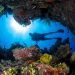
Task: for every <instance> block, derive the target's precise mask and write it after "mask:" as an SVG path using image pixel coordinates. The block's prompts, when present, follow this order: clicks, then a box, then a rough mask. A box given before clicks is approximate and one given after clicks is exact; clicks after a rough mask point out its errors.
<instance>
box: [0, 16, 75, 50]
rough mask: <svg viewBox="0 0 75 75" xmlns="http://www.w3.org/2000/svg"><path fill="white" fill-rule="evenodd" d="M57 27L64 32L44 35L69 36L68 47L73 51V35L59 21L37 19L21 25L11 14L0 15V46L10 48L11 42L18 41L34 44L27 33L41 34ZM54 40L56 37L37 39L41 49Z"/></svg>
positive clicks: (49, 36) (55, 29) (63, 38)
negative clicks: (27, 24) (26, 24)
mask: <svg viewBox="0 0 75 75" xmlns="http://www.w3.org/2000/svg"><path fill="white" fill-rule="evenodd" d="M58 29H63V30H64V33H56V34H50V35H47V36H46V37H48V38H54V37H61V38H62V41H63V40H65V39H66V38H68V37H69V41H70V47H71V48H72V51H74V50H75V46H74V45H75V35H72V33H71V32H70V31H69V32H68V29H67V28H66V27H64V26H63V25H62V24H60V23H59V22H54V21H50V24H48V23H47V22H44V21H41V20H40V19H37V20H35V21H31V25H29V26H27V27H22V26H21V25H19V24H18V23H17V22H16V21H15V20H14V18H13V16H12V15H8V16H7V17H6V15H3V16H2V17H0V46H1V47H5V48H10V47H11V45H12V44H13V43H16V42H18V43H20V44H22V45H24V43H26V44H27V46H28V47H29V46H32V45H35V44H36V42H35V41H33V40H32V39H31V37H30V36H29V33H34V32H37V33H41V34H43V33H48V32H54V31H57V30H58ZM56 41H57V40H56V39H52V40H45V41H39V42H38V46H39V47H40V48H41V49H44V48H50V47H51V46H52V45H53V44H55V42H56Z"/></svg>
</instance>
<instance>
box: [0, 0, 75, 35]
mask: <svg viewBox="0 0 75 75" xmlns="http://www.w3.org/2000/svg"><path fill="white" fill-rule="evenodd" d="M0 4H1V6H3V7H4V9H3V10H2V12H0V13H3V11H4V12H6V11H7V12H10V10H9V9H11V10H12V11H13V15H14V18H15V20H16V21H17V22H19V23H20V24H26V25H29V24H30V20H35V19H37V18H40V19H45V20H46V19H49V18H50V19H51V20H54V21H58V22H60V23H62V24H63V25H64V26H67V27H68V28H69V29H70V30H71V32H72V33H74V34H75V25H74V24H75V14H74V13H75V0H35V1H34V0H21V1H19V0H13V1H12V0H7V1H4V0H1V1H0Z"/></svg>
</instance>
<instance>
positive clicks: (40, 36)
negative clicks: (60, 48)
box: [29, 29, 64, 43]
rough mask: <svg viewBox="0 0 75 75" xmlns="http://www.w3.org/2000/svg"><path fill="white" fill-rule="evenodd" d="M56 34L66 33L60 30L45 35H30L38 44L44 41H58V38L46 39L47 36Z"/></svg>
mask: <svg viewBox="0 0 75 75" xmlns="http://www.w3.org/2000/svg"><path fill="white" fill-rule="evenodd" d="M54 33H64V30H62V29H60V30H58V31H56V32H49V33H44V34H40V33H29V35H30V36H31V38H32V40H33V41H36V43H38V41H44V40H51V39H56V38H46V37H45V36H47V35H49V34H54Z"/></svg>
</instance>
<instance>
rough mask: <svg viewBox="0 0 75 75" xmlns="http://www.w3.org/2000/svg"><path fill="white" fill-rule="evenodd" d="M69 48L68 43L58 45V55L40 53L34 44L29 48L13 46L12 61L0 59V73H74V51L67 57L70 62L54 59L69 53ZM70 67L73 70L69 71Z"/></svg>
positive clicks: (51, 74) (38, 74)
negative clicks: (13, 58)
mask: <svg viewBox="0 0 75 75" xmlns="http://www.w3.org/2000/svg"><path fill="white" fill-rule="evenodd" d="M69 49H70V48H69V46H68V44H66V45H64V46H60V47H59V48H58V50H57V53H56V54H60V55H59V57H58V56H57V55H56V56H55V54H54V55H53V54H47V53H44V54H42V53H40V50H39V49H38V48H37V47H35V46H32V47H30V48H15V49H13V56H14V57H15V60H14V61H11V60H1V61H0V75H68V74H69V75H74V74H75V73H74V71H75V68H74V65H73V64H74V63H73V62H74V61H73V59H74V53H73V54H72V55H71V57H70V58H69V60H70V61H69V63H70V64H68V62H66V61H65V60H62V61H60V60H58V61H59V62H58V63H57V59H56V58H58V59H59V58H60V59H62V58H64V59H65V58H66V57H67V55H68V53H69V52H68V51H69ZM59 50H60V52H59ZM61 50H64V51H61ZM61 52H62V53H61ZM63 52H64V53H66V54H64V55H65V56H63V55H62V54H63ZM54 59H55V60H54ZM52 62H54V63H52ZM72 68H73V70H72V71H71V69H72Z"/></svg>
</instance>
